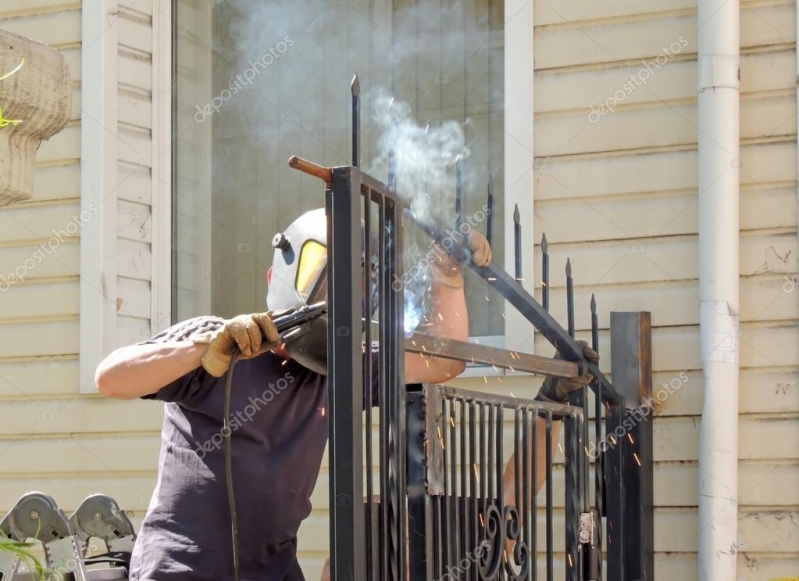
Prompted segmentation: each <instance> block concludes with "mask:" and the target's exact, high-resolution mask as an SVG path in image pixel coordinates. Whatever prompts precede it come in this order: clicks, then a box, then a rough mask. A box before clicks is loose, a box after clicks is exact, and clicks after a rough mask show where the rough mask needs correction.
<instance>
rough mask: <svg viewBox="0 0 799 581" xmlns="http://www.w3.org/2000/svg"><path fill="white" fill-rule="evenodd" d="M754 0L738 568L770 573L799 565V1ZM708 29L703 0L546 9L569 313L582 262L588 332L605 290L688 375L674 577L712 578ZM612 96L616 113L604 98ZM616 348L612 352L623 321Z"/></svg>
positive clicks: (554, 178) (540, 139) (745, 94)
mask: <svg viewBox="0 0 799 581" xmlns="http://www.w3.org/2000/svg"><path fill="white" fill-rule="evenodd" d="M740 7H741V112H740V123H741V154H740V156H741V157H740V162H741V166H740V176H741V196H740V210H741V222H740V274H741V275H740V291H741V295H740V301H741V313H740V315H741V335H740V349H741V354H740V368H741V372H740V413H741V416H740V423H739V430H740V433H739V450H740V462H739V486H738V490H737V491H734V490H733V491H730V494H731V495H736V494H737V496H738V499H739V541H740V546H739V548H738V555H739V556H738V567H739V570H738V575H739V578H740V579H748V580H753V579H756V580H767V579H774V578H778V577H781V576H783V577H784V576H788V575H795V574H796V572H797V571H799V552H797V537H796V531H795V522H796V520H797V518H799V387H797V380H799V328H798V327H797V318H799V302H798V301H797V294H796V293H797V292H798V291H797V290H796V289H794V288H793V285H792V284H791V283H790V280H791V277H792V276H793V275H794V274H795V273H796V272H797V261H796V257H797V219H796V216H797V206H796V200H797V183H796V176H797V167H796V156H797V151H796V88H795V70H796V69H795V66H796V61H795V58H796V54H795V50H796V49H795V39H796V31H795V29H794V23H795V4H794V3H793V2H785V1H767V2H761V1H758V2H752V1H742V2H741V3H740ZM698 26H699V24H698V23H697V21H696V2H695V1H694V0H653V1H652V2H646V3H640V2H633V1H631V0H617V1H614V2H604V3H596V2H589V1H582V0H578V1H577V2H572V3H568V4H566V5H558V6H557V7H555V6H554V5H551V4H549V3H543V2H542V3H536V4H535V35H534V41H535V100H534V104H535V145H534V152H535V156H536V162H535V170H534V171H535V194H534V196H535V214H536V232H538V233H539V234H540V233H541V232H544V231H545V232H546V234H547V238H548V240H549V242H550V253H551V261H550V263H551V264H552V265H553V279H554V280H553V287H554V288H553V291H552V297H551V304H553V305H554V308H553V312H554V313H556V314H558V313H559V312H560V315H559V318H561V319H562V318H563V313H564V305H565V297H564V285H565V277H564V274H563V271H562V265H563V264H564V263H565V261H566V258H567V257H569V258H570V259H571V263H572V266H573V268H574V272H575V277H576V278H575V281H576V282H575V285H576V288H575V296H576V309H577V316H576V323H577V327H578V329H579V330H582V331H583V332H585V331H586V330H588V329H589V328H590V318H589V313H590V311H589V301H590V298H591V294H592V293H593V294H595V295H596V297H597V302H598V305H599V312H600V325H601V326H602V327H603V329H607V327H608V324H609V313H610V311H637V310H646V311H651V312H652V326H653V329H652V332H653V364H654V370H655V374H656V375H655V381H654V386H655V389H656V390H657V389H660V388H661V386H662V385H663V384H669V383H671V382H674V383H672V385H680V386H681V387H680V388H679V389H678V390H677V391H676V393H675V394H674V395H672V396H670V397H669V398H668V399H667V400H666V401H665V402H664V403H663V405H662V407H661V409H660V410H659V411H658V413H657V415H656V419H655V428H654V429H655V438H654V445H655V484H654V486H655V503H656V520H655V546H656V550H657V555H656V571H657V572H656V575H657V578H658V579H660V578H670V577H671V576H673V577H674V578H680V579H696V578H697V550H698V538H699V530H700V523H699V522H698V520H697V519H698V516H697V505H698V489H699V484H698V481H699V475H700V468H699V466H698V462H697V459H698V444H699V424H700V420H701V418H700V414H701V409H702V389H703V378H702V372H701V369H702V367H701V361H700V345H699V326H698V325H699V288H698V219H697V203H696V200H697V196H698V195H701V192H697V131H698V130H697V99H696V83H697V80H696V51H697V48H696V42H697V38H696V35H697V27H698ZM664 47H665V49H666V50H664ZM659 55H663V56H661V57H660V59H659V60H658V58H659ZM647 64H649V67H647ZM659 65H663V66H659ZM642 71H644V72H643V73H642ZM631 76H633V77H635V79H637V81H638V82H636V80H635V79H634V80H633V81H630V77H631ZM641 81H643V82H641ZM625 83H627V86H625ZM617 91H620V92H619V93H618V94H617V95H616V97H615V98H614V93H616V92H617ZM608 99H610V100H608ZM614 99H615V100H616V101H617V102H614ZM606 100H608V101H607V105H611V106H612V108H613V111H612V112H605V110H600V109H599V108H598V107H599V105H600V104H603V103H606ZM592 107H593V109H592ZM603 112H604V113H605V114H603ZM537 268H540V264H538V265H537ZM536 280H540V275H537V276H536ZM578 333H579V331H578ZM601 345H602V350H601V351H602V356H603V357H604V358H605V359H606V361H608V360H609V340H608V335H607V332H603V333H602V334H601ZM536 348H537V351H538V352H540V353H548V351H547V350H546V348H545V346H544V345H543V344H542V343H541V342H540V340H539V341H537V344H536ZM607 366H608V367H609V363H608V364H607ZM603 367H605V365H603ZM683 378H684V379H683Z"/></svg>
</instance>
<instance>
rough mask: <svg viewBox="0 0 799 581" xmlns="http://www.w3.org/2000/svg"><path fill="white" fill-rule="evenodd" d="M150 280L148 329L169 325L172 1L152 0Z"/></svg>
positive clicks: (170, 283)
mask: <svg viewBox="0 0 799 581" xmlns="http://www.w3.org/2000/svg"><path fill="white" fill-rule="evenodd" d="M156 55H157V56H156ZM152 95H153V134H152V140H153V160H152V183H153V197H152V208H151V211H152V220H153V230H152V248H153V251H152V257H153V267H152V275H151V277H152V280H151V286H150V293H151V302H152V305H151V314H150V330H151V332H152V334H153V335H155V334H156V333H158V332H159V331H163V330H164V329H166V328H167V327H169V326H170V325H171V324H172V286H173V285H172V2H171V0H153V93H152Z"/></svg>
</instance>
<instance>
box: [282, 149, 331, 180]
mask: <svg viewBox="0 0 799 581" xmlns="http://www.w3.org/2000/svg"><path fill="white" fill-rule="evenodd" d="M289 167H291V168H294V169H298V170H300V171H301V172H303V173H307V174H308V175H311V176H314V177H316V178H319V179H320V180H324V181H325V183H326V184H327V185H328V186H330V183H331V182H332V181H333V170H332V169H330V168H329V167H324V166H322V165H317V164H315V163H314V162H312V161H308V160H307V159H303V158H301V157H297V156H296V155H292V156H291V157H290V158H289Z"/></svg>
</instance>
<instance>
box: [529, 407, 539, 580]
mask: <svg viewBox="0 0 799 581" xmlns="http://www.w3.org/2000/svg"><path fill="white" fill-rule="evenodd" d="M538 417H539V416H538V411H536V413H535V415H534V416H533V418H532V420H533V440H532V442H533V446H532V451H531V452H530V454H532V456H533V478H532V480H531V481H530V489H529V490H528V491H527V494H528V498H529V499H530V504H529V506H530V536H531V537H532V538H531V540H530V544H529V545H528V546H529V547H530V555H531V556H532V558H533V565H532V567H531V568H532V570H533V581H536V579H538Z"/></svg>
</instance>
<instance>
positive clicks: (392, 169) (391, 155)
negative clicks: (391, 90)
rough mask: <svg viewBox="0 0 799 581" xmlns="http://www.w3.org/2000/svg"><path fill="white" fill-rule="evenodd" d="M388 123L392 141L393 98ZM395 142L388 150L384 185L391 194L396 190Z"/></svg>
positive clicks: (393, 121) (393, 130) (394, 138)
mask: <svg viewBox="0 0 799 581" xmlns="http://www.w3.org/2000/svg"><path fill="white" fill-rule="evenodd" d="M388 107H389V113H388V114H389V119H390V121H389V123H390V124H391V127H390V128H389V135H390V136H391V138H392V140H396V134H395V131H396V123H395V119H396V116H395V112H394V98H393V97H392V98H391V103H390V104H389V106H388ZM395 144H396V141H392V143H391V145H390V148H389V150H388V179H387V181H386V185H388V189H389V190H390V191H391V192H394V191H395V190H396V189H397V151H396V148H395Z"/></svg>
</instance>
